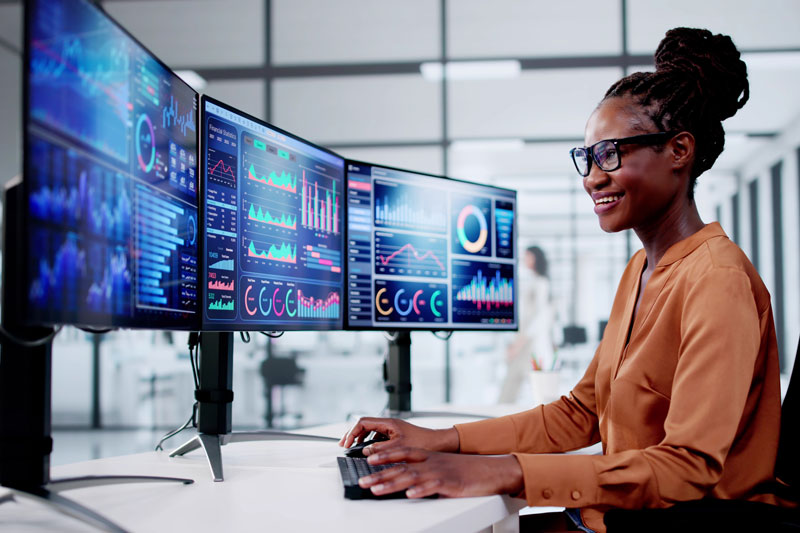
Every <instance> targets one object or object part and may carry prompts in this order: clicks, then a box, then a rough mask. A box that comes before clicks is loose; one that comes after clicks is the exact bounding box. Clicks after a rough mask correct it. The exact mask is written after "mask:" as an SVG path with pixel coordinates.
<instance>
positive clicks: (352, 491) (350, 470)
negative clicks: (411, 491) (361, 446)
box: [336, 457, 406, 500]
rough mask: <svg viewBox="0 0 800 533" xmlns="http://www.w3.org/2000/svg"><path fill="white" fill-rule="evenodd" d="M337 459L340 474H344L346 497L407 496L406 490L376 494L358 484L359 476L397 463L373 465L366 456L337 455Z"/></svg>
mask: <svg viewBox="0 0 800 533" xmlns="http://www.w3.org/2000/svg"><path fill="white" fill-rule="evenodd" d="M336 460H337V461H338V463H339V474H341V476H342V484H343V485H344V497H345V498H347V499H348V500H364V499H368V498H369V499H380V500H385V499H390V498H405V497H406V492H405V491H404V490H401V491H399V492H393V493H391V494H383V495H380V496H376V495H375V494H373V493H372V491H371V490H370V489H364V488H361V487H360V486H359V485H358V479H359V478H362V477H364V476H368V475H370V474H374V473H375V472H380V471H381V470H386V469H387V468H391V467H393V466H396V463H391V464H386V465H378V466H373V465H371V464H369V463H368V462H367V459H366V458H365V457H337V458H336Z"/></svg>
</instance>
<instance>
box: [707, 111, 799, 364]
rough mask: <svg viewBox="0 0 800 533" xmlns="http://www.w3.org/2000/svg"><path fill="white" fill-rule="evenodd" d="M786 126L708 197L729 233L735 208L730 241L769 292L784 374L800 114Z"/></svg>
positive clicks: (794, 315)
mask: <svg viewBox="0 0 800 533" xmlns="http://www.w3.org/2000/svg"><path fill="white" fill-rule="evenodd" d="M790 124H791V125H790V126H789V127H788V128H787V129H786V130H785V131H784V132H783V133H781V134H780V135H778V136H777V137H776V138H774V139H772V140H771V142H770V143H769V144H766V145H764V146H763V147H762V148H761V149H760V150H759V151H758V152H757V154H755V155H754V156H753V158H752V160H751V161H750V162H748V163H747V164H745V165H743V167H742V169H741V171H740V172H739V173H738V178H737V182H736V184H735V185H734V186H733V187H729V188H727V189H726V190H724V191H721V193H720V194H719V195H718V196H717V197H716V198H714V205H715V206H719V207H720V210H721V212H722V213H723V214H724V216H723V219H722V221H721V222H722V225H723V227H724V228H725V229H726V231H727V232H728V234H729V235H730V236H732V237H733V234H734V232H733V228H734V226H735V224H734V210H738V214H739V221H738V225H736V226H738V228H739V233H740V235H738V236H737V237H736V239H735V240H736V241H737V243H738V244H739V246H740V247H741V248H742V249H743V250H744V252H745V253H746V254H747V255H748V257H750V259H751V261H753V263H754V264H755V265H756V266H757V268H758V271H759V274H760V275H761V277H762V279H763V280H764V284H765V285H766V286H767V289H769V291H770V294H771V295H772V304H773V311H774V314H775V322H776V329H777V331H778V335H779V339H778V341H779V343H780V352H781V362H782V370H783V371H784V372H789V371H790V369H791V368H792V365H793V363H794V358H795V354H796V351H797V344H798V337H799V336H800V209H798V206H800V165H799V163H798V159H799V158H800V116H798V117H796V118H795V120H791V121H790ZM701 179H702V178H701ZM734 204H736V206H734Z"/></svg>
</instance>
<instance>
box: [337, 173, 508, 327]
mask: <svg viewBox="0 0 800 533" xmlns="http://www.w3.org/2000/svg"><path fill="white" fill-rule="evenodd" d="M347 203H348V205H347V252H348V255H347V291H348V293H347V294H348V298H347V302H348V312H347V327H348V328H352V329H364V328H379V329H389V330H392V329H432V330H451V329H516V327H517V318H516V316H517V315H516V298H515V286H514V280H515V278H516V257H515V244H516V243H515V233H516V228H515V226H516V224H515V211H516V192H515V191H512V190H508V189H501V188H497V187H490V186H486V185H478V184H476V183H468V182H464V181H458V180H453V179H448V178H443V177H439V176H432V175H428V174H422V173H418V172H409V171H406V170H400V169H394V168H387V167H382V166H377V165H372V164H369V163H361V162H356V161H347Z"/></svg>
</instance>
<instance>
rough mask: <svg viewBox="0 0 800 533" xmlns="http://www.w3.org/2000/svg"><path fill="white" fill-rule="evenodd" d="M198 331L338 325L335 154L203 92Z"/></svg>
mask: <svg viewBox="0 0 800 533" xmlns="http://www.w3.org/2000/svg"><path fill="white" fill-rule="evenodd" d="M201 107H202V109H203V119H202V120H203V137H202V138H203V142H202V146H203V161H202V164H203V165H204V168H205V172H204V183H205V187H204V204H205V205H204V212H205V215H206V216H205V224H206V228H205V244H204V254H205V258H206V268H205V276H204V278H205V279H204V282H203V283H204V294H205V298H204V304H203V308H204V328H205V329H219V330H227V329H237V330H238V329H249V330H268V329H270V328H274V329H280V330H284V329H341V328H342V323H343V314H342V305H343V302H342V288H343V282H344V267H343V253H344V231H343V221H344V212H343V211H344V202H343V200H342V194H343V192H344V160H343V159H342V158H341V157H339V156H337V155H335V154H333V153H332V152H329V151H327V150H325V149H323V148H320V147H318V146H316V145H314V144H311V143H309V142H307V141H304V140H302V139H300V138H299V137H296V136H293V135H291V134H289V133H287V132H284V131H282V130H280V129H278V128H275V127H273V126H270V125H269V124H266V123H264V122H261V121H259V120H256V119H255V118H253V117H250V116H249V115H246V114H245V113H243V112H241V111H238V110H236V109H235V108H232V107H230V106H227V105H225V104H223V103H221V102H218V101H216V100H213V99H211V98H207V97H205V96H204V97H203V100H202V104H201Z"/></svg>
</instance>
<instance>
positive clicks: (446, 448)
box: [339, 418, 459, 455]
mask: <svg viewBox="0 0 800 533" xmlns="http://www.w3.org/2000/svg"><path fill="white" fill-rule="evenodd" d="M371 431H377V432H378V433H383V434H384V435H386V436H387V437H389V440H387V441H382V442H376V443H375V444H372V445H371V446H367V447H366V448H364V455H371V454H373V453H376V452H379V451H381V450H388V449H392V448H396V447H398V446H407V447H412V448H422V449H425V450H433V451H440V452H457V451H458V446H459V441H458V432H457V431H456V429H455V428H449V429H427V428H422V427H419V426H415V425H414V424H410V423H408V422H404V421H403V420H398V419H396V418H361V419H360V420H359V421H358V422H356V424H355V425H354V426H353V427H352V428H351V429H350V431H348V432H347V434H346V435H345V436H344V437H342V439H341V440H340V441H339V446H344V447H345V448H349V447H350V446H352V445H353V444H354V443H355V442H356V440H358V441H359V442H361V441H362V440H363V439H364V438H365V437H366V436H367V434H368V433H369V432H371Z"/></svg>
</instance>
